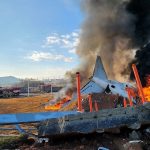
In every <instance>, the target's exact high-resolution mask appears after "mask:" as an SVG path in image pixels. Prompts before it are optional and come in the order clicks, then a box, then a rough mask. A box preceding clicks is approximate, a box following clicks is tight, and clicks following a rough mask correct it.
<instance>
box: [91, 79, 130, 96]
mask: <svg viewBox="0 0 150 150" xmlns="http://www.w3.org/2000/svg"><path fill="white" fill-rule="evenodd" d="M92 81H93V82H95V83H96V84H97V85H99V86H100V87H101V88H103V89H104V90H105V89H106V88H107V86H109V89H110V90H111V92H112V93H113V94H119V95H120V96H123V97H128V95H127V93H126V90H125V88H126V87H130V85H128V84H127V83H120V82H117V81H113V80H101V79H99V78H97V77H93V78H92Z"/></svg>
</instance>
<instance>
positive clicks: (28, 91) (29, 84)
mask: <svg viewBox="0 0 150 150" xmlns="http://www.w3.org/2000/svg"><path fill="white" fill-rule="evenodd" d="M29 96H30V84H29V79H28V97H29Z"/></svg>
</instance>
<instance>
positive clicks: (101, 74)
mask: <svg viewBox="0 0 150 150" xmlns="http://www.w3.org/2000/svg"><path fill="white" fill-rule="evenodd" d="M93 77H97V78H99V79H101V80H108V78H107V75H106V72H105V69H104V66H103V63H102V60H101V57H100V56H97V59H96V64H95V68H94V72H93Z"/></svg>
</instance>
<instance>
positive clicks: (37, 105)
mask: <svg viewBox="0 0 150 150" xmlns="http://www.w3.org/2000/svg"><path fill="white" fill-rule="evenodd" d="M50 99H52V95H51V94H41V95H39V96H31V97H20V98H8V99H6V98H2V99H0V114H8V113H26V112H45V111H46V110H45V108H44V106H45V104H46V103H47V102H48V101H49V100H50Z"/></svg>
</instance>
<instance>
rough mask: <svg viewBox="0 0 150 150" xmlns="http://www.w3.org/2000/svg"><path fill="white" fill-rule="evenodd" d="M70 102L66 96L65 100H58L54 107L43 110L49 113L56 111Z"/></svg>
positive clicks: (49, 106) (50, 106)
mask: <svg viewBox="0 0 150 150" xmlns="http://www.w3.org/2000/svg"><path fill="white" fill-rule="evenodd" d="M70 100H71V97H70V96H66V97H65V98H63V99H61V100H59V102H57V103H55V104H54V105H47V106H45V109H46V110H50V111H58V110H60V109H61V108H62V106H63V104H65V103H67V102H68V101H70Z"/></svg>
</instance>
